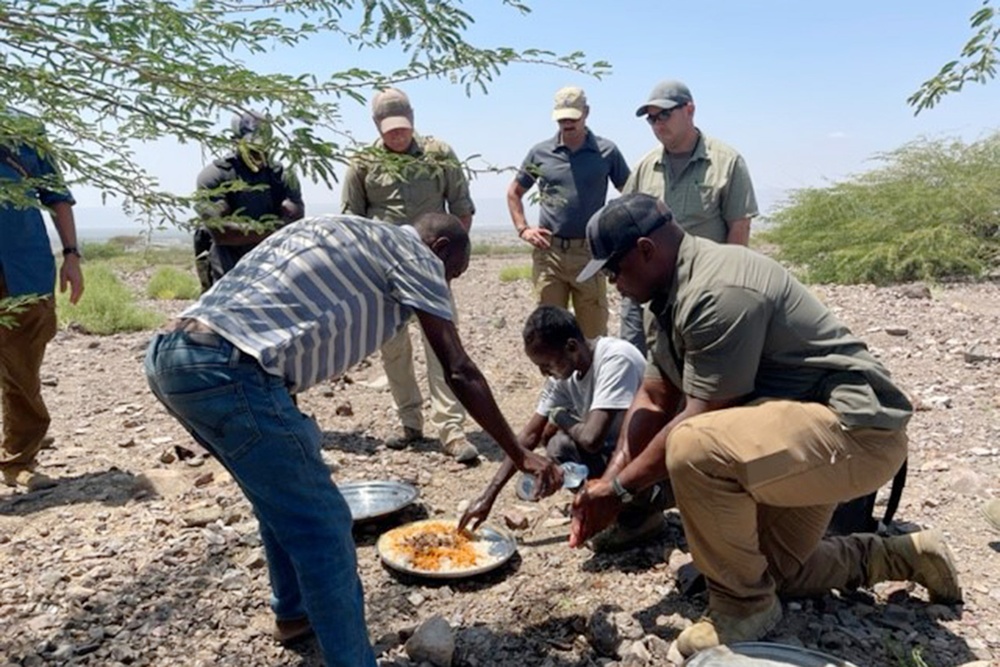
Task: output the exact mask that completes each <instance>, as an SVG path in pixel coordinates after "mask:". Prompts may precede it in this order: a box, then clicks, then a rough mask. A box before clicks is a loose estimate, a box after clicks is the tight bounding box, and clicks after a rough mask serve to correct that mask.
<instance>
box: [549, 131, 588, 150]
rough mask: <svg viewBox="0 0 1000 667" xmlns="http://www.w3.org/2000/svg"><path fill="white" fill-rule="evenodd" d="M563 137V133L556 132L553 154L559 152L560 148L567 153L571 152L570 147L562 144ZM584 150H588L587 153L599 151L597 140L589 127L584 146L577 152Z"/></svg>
mask: <svg viewBox="0 0 1000 667" xmlns="http://www.w3.org/2000/svg"><path fill="white" fill-rule="evenodd" d="M561 137H562V132H556V135H555V136H554V137H552V150H553V152H554V151H557V150H559V149H560V148H561V149H564V150H567V151H568V150H569V147H568V146H567V145H566V144H564V143H563V142H562V139H561ZM584 150H587V151H596V150H598V148H597V139H595V138H594V133H593V132H591V131H590V128H589V127H588V128H587V136H586V137H585V138H584V140H583V145H581V146H580V148H578V149H577V150H576V152H580V151H584Z"/></svg>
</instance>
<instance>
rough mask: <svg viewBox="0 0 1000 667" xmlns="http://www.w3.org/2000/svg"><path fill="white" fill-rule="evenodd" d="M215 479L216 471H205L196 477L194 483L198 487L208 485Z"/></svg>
mask: <svg viewBox="0 0 1000 667" xmlns="http://www.w3.org/2000/svg"><path fill="white" fill-rule="evenodd" d="M214 481H215V473H213V472H212V471H208V472H204V473H202V474H200V475H198V476H197V477H195V479H194V485H195V486H197V487H202V486H208V485H209V484H211V483H212V482H214Z"/></svg>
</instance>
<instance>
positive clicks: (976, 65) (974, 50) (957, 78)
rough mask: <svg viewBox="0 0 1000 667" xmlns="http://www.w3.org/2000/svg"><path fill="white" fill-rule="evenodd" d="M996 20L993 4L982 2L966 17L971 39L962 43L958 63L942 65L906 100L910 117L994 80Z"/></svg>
mask: <svg viewBox="0 0 1000 667" xmlns="http://www.w3.org/2000/svg"><path fill="white" fill-rule="evenodd" d="M997 19H998V14H997V9H996V8H995V7H994V6H993V0H983V6H982V7H981V8H980V9H978V10H976V11H975V12H974V13H973V14H972V16H971V17H969V27H970V28H971V29H972V37H970V38H969V41H968V42H966V43H965V47H964V48H963V49H962V52H961V54H960V55H959V59H958V60H952V61H950V62H947V63H945V64H944V66H942V67H941V70H940V71H939V72H938V73H937V74H936V75H934V76H933V77H931V78H930V79H928V80H927V81H924V82H923V83H922V84H920V88H918V89H917V92H915V93H913V94H912V95H910V97H909V98H908V99H907V100H906V102H907V104H909V105H910V106H912V107H913V114H914V115H917V114H919V113H920V112H921V111H923V110H924V109H930V108H933V107H934V105H936V104H937V103H938V102H940V101H941V99H942V98H943V97H944V96H945V95H948V94H949V93H957V92H959V91H961V90H962V87H963V86H964V85H965V84H966V83H986V82H987V81H990V80H992V79H994V78H995V77H996V73H997V63H998V55H1000V45H998V44H997V42H998V40H1000V25H998V24H997Z"/></svg>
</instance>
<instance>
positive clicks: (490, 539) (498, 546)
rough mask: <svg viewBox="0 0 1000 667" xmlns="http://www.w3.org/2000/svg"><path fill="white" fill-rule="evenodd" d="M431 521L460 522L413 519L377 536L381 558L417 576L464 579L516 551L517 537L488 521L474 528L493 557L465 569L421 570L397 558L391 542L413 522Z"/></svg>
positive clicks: (493, 566) (498, 563)
mask: <svg viewBox="0 0 1000 667" xmlns="http://www.w3.org/2000/svg"><path fill="white" fill-rule="evenodd" d="M428 523H449V524H452V525H456V526H457V525H458V521H457V520H456V519H424V520H423V521H414V522H412V523H408V524H404V525H402V526H399V527H398V528H394V529H392V530H390V531H389V532H387V533H383V534H382V536H381V537H379V539H378V544H376V549H377V550H378V555H379V556H380V557H381V558H382V562H383V563H385V564H386V565H388V566H389V567H391V568H393V569H394V570H398V571H400V572H405V573H406V574H412V575H414V576H417V577H426V578H429V579H463V578H465V577H474V576H476V575H477V574H483V573H484V572H490V571H491V570H495V569H497V568H498V567H501V566H503V565H504V564H505V563H507V561H509V560H510V559H511V557H512V556H513V555H514V554H515V553H517V543H516V542H515V541H514V538H513V536H511V535H510V533H508V532H506V531H505V530H502V529H500V528H496V527H494V526H490V525H488V524H483V525H481V526H480V527H479V528H477V529H476V532H475V536H476V539H477V541H479V542H485V543H486V544H487V547H486V551H487V553H488V554H489V556H490V561H489V562H488V563H484V564H482V565H475V566H472V567H467V568H464V569H450V570H447V571H443V572H442V571H438V570H420V569H417V568H415V567H413V566H411V565H409V564H408V563H406V562H403V561H401V560H399V559H397V558H396V557H394V556H393V554H391V553H388V547H389V545H390V544H392V543H393V541H394V540H395V539H396V537H397V536H398V535H399V533H401V532H407V531H408V530H409V529H411V528H412V527H413V526H419V525H422V524H428Z"/></svg>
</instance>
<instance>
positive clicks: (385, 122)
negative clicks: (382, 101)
mask: <svg viewBox="0 0 1000 667" xmlns="http://www.w3.org/2000/svg"><path fill="white" fill-rule="evenodd" d="M400 128H406V129H407V130H412V129H413V123H412V122H411V121H410V119H409V118H407V117H406V116H389V117H388V118H383V119H382V120H380V121H379V122H378V130H379V132H382V133H385V132H389V131H391V130H398V129H400Z"/></svg>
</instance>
